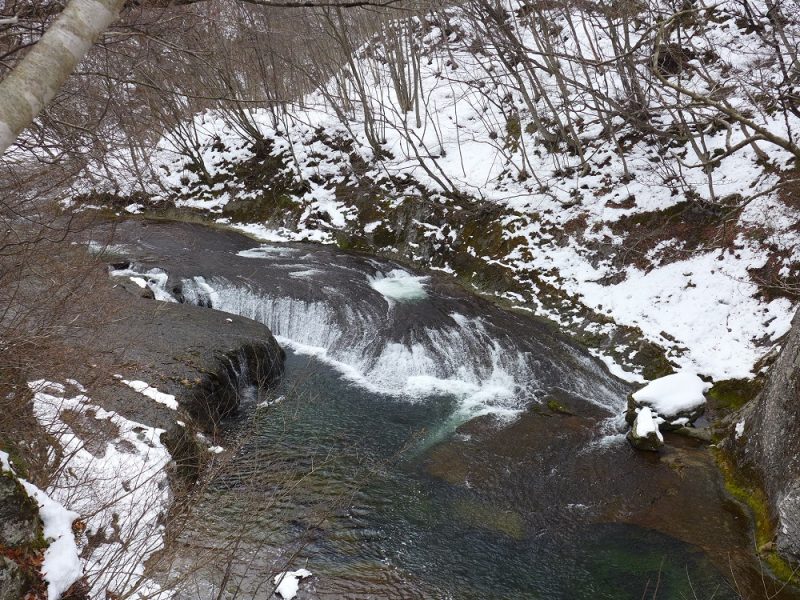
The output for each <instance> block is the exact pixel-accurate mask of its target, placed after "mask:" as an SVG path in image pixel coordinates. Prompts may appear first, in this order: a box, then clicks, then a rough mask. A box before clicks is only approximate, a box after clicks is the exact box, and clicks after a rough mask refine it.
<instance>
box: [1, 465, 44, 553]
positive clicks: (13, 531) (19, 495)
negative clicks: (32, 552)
mask: <svg viewBox="0 0 800 600" xmlns="http://www.w3.org/2000/svg"><path fill="white" fill-rule="evenodd" d="M40 533H41V521H40V520H39V513H38V510H37V508H36V505H35V504H34V502H33V500H31V499H30V498H29V497H28V494H26V493H25V490H24V489H23V488H22V486H21V485H20V484H19V482H18V481H17V480H16V479H15V478H14V477H12V476H11V475H10V474H9V473H8V472H5V471H3V472H0V544H2V545H3V546H5V547H7V548H21V547H25V546H30V545H31V544H34V543H35V542H36V541H37V540H38V539H39V535H40Z"/></svg>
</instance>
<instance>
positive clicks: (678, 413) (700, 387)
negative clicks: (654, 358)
mask: <svg viewBox="0 0 800 600" xmlns="http://www.w3.org/2000/svg"><path fill="white" fill-rule="evenodd" d="M710 387H711V384H710V383H707V382H705V381H703V380H702V379H700V377H698V376H697V375H696V374H695V373H692V372H690V371H681V372H680V373H674V374H672V375H667V376H666V377H660V378H659V379H654V380H653V381H651V382H650V383H648V384H647V385H646V386H644V387H643V388H642V389H640V390H639V391H638V392H634V393H633V394H632V395H631V397H632V398H633V400H634V402H635V403H636V405H637V406H638V407H650V408H652V409H653V410H654V411H655V412H656V413H657V414H658V415H659V416H661V417H663V418H664V419H667V420H673V419H678V418H680V417H686V416H689V415H692V414H694V413H696V412H697V411H698V410H700V409H702V408H703V407H704V405H705V403H706V397H705V395H704V392H706V391H707V390H708V389H709V388H710ZM701 412H702V411H701Z"/></svg>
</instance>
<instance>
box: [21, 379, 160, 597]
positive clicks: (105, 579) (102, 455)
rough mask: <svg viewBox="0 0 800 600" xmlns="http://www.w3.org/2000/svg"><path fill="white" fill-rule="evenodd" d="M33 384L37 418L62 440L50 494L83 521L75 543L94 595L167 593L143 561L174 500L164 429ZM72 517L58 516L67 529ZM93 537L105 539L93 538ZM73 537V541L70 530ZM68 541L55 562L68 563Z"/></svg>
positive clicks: (58, 388) (49, 385)
mask: <svg viewBox="0 0 800 600" xmlns="http://www.w3.org/2000/svg"><path fill="white" fill-rule="evenodd" d="M28 385H29V387H30V388H31V390H32V391H33V392H34V396H33V413H34V416H35V417H36V420H37V421H38V422H39V424H40V425H41V426H42V427H43V429H44V430H45V431H46V432H47V433H48V434H49V435H50V436H51V437H52V439H53V440H54V442H55V443H57V444H58V445H59V446H60V447H61V452H60V453H53V454H52V455H51V461H55V460H56V458H57V457H63V459H62V460H63V462H61V463H58V464H55V463H54V464H52V465H51V467H52V468H53V469H54V471H55V472H56V473H57V476H56V478H55V480H54V481H53V482H52V483H51V484H50V485H49V486H48V488H47V494H48V495H49V497H50V498H51V499H52V500H53V501H54V502H57V503H59V504H60V505H63V506H64V507H66V509H68V510H69V511H72V512H71V514H75V515H80V516H81V518H82V519H83V521H84V523H85V525H86V529H85V531H84V532H83V534H81V536H80V539H79V540H78V541H77V546H78V550H79V551H80V557H81V566H82V570H83V573H84V574H85V575H86V578H87V582H88V584H89V587H90V596H91V597H95V598H97V597H106V590H108V591H110V592H112V593H114V594H115V595H118V596H124V597H127V598H131V599H132V600H143V599H144V598H155V599H166V598H170V597H171V594H170V593H169V592H167V591H165V590H162V589H161V588H160V587H159V586H158V585H157V584H156V583H155V582H153V581H152V580H150V579H149V578H148V577H147V576H146V573H145V563H146V562H147V561H148V559H150V558H151V557H152V556H154V555H155V554H156V553H157V552H158V551H159V550H161V549H162V548H163V546H164V516H165V515H166V513H167V510H168V507H169V504H170V501H171V494H170V488H169V479H168V475H167V470H166V469H167V465H168V464H169V463H170V460H171V457H170V454H169V452H168V451H167V449H166V448H165V447H164V446H163V445H162V444H161V442H160V436H161V434H162V433H163V430H161V429H156V428H153V427H148V426H146V425H142V424H140V423H136V422H134V421H129V420H127V419H125V418H123V417H122V416H120V415H118V414H117V413H114V412H111V411H107V410H105V409H103V408H101V407H99V406H97V405H95V404H93V403H92V402H91V399H90V398H89V397H88V396H86V395H84V394H79V395H77V396H74V397H69V396H68V395H66V393H65V388H64V386H63V385H61V384H58V383H54V382H48V381H45V380H37V381H31V382H29V383H28ZM65 411H69V413H70V416H71V419H70V422H80V423H82V427H81V428H80V430H73V429H72V427H71V426H70V425H68V424H67V422H66V420H65V419H64V418H63V414H64V412H65ZM94 422H97V425H96V426H95V427H93V423H94ZM54 510H55V509H54ZM67 520H68V519H67V518H65V517H62V518H61V519H60V524H59V526H60V527H61V531H62V532H63V533H64V534H65V533H66V521H67ZM69 523H70V525H71V523H72V521H69ZM88 536H93V537H95V538H96V539H105V542H104V543H99V544H90V543H89V537H88ZM69 538H70V539H72V540H73V542H72V543H73V544H75V540H74V538H73V536H72V532H71V530H70V533H69ZM59 539H66V537H65V536H64V535H62V537H61V538H59ZM67 546H68V544H67V542H62V544H61V545H60V546H59V547H58V548H57V554H55V556H57V557H58V558H57V559H55V558H54V560H57V562H56V563H55V564H56V566H57V567H58V568H61V567H66V566H69V564H70V563H69V561H68V556H67V555H68V552H67V551H68V550H69V551H71V548H68V547H67ZM73 566H74V563H73ZM59 581H61V584H63V583H64V581H66V580H63V581H62V580H60V579H59Z"/></svg>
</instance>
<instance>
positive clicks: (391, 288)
mask: <svg viewBox="0 0 800 600" xmlns="http://www.w3.org/2000/svg"><path fill="white" fill-rule="evenodd" d="M426 279H427V277H418V276H415V275H412V274H411V273H407V272H406V271H403V270H402V269H393V270H391V271H389V272H388V273H387V274H385V275H383V274H379V275H376V276H375V277H369V285H370V287H371V288H372V289H373V290H375V291H377V292H378V293H380V294H381V295H382V296H383V297H384V298H387V299H388V300H396V301H398V302H407V301H409V300H421V299H423V298H425V297H427V295H428V294H427V293H426V292H425V286H423V285H422V284H423V282H424V281H425V280H426Z"/></svg>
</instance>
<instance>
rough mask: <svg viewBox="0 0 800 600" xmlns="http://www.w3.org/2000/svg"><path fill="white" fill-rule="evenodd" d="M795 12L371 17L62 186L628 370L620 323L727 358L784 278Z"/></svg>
mask: <svg viewBox="0 0 800 600" xmlns="http://www.w3.org/2000/svg"><path fill="white" fill-rule="evenodd" d="M687 6H688V5H687ZM626 11H627V12H626ZM796 21H797V15H796V14H794V15H791V14H788V15H780V14H778V15H777V16H776V14H775V13H772V14H769V15H768V11H767V6H766V5H765V4H764V2H762V0H755V1H754V2H749V3H747V2H744V3H741V2H735V1H732V0H726V1H723V2H720V3H716V4H712V3H708V4H705V3H703V2H697V3H694V4H692V5H691V8H683V9H674V8H671V7H670V6H668V4H667V3H666V2H659V3H651V4H650V5H649V6H645V5H642V6H638V7H636V8H635V9H634V8H630V7H629V8H615V9H611V8H604V7H602V6H600V5H594V4H586V5H580V6H568V7H566V8H563V7H558V5H556V4H552V5H548V4H542V5H537V6H531V5H528V4H526V3H521V2H516V1H513V2H505V3H502V4H501V3H492V2H488V1H486V2H480V1H479V2H471V3H467V4H465V5H464V6H462V7H459V8H453V9H448V10H445V11H441V12H437V13H434V14H430V15H428V16H427V17H425V18H413V19H410V20H406V21H399V22H395V23H391V24H389V25H386V26H385V28H384V30H383V31H382V32H380V33H379V34H378V35H377V36H376V37H375V38H374V39H372V40H371V41H370V42H368V43H367V44H365V45H364V46H362V47H361V48H360V49H359V50H358V51H356V52H355V54H354V55H353V57H352V60H350V61H349V64H347V65H345V66H344V67H343V68H342V69H341V71H339V72H338V73H337V74H336V75H335V76H334V77H333V78H332V79H331V80H330V82H329V83H328V84H327V85H326V86H324V87H322V88H320V89H319V90H318V91H317V92H315V93H313V94H311V95H310V96H309V97H307V98H305V99H304V101H303V103H302V107H301V106H290V107H287V108H286V112H285V114H283V115H280V116H277V117H276V116H275V113H274V112H268V111H266V110H253V109H250V108H246V109H245V110H242V111H238V112H236V113H235V114H234V113H232V112H230V113H229V112H207V113H204V114H200V115H197V116H196V117H195V119H194V122H193V123H192V124H191V125H192V126H191V127H183V128H180V129H179V130H173V131H170V132H167V133H166V134H165V135H164V137H163V138H162V139H161V141H160V143H159V144H158V147H157V148H156V149H155V151H154V153H153V155H152V156H151V160H152V165H151V172H152V173H153V174H154V175H153V176H152V177H150V178H149V179H148V178H143V177H142V176H141V173H139V174H138V175H137V177H132V176H131V175H130V174H129V172H128V169H127V168H126V167H125V165H126V157H125V156H124V154H120V155H119V156H116V157H114V158H113V159H112V160H111V163H110V164H111V165H112V169H111V173H112V175H111V176H110V177H109V176H108V171H106V170H105V169H100V168H99V167H98V168H97V169H94V170H92V169H89V170H88V171H87V172H86V173H85V175H86V177H85V179H84V183H83V184H81V187H80V189H75V190H73V194H74V195H76V198H74V199H73V200H72V201H73V202H82V203H84V204H98V203H99V202H108V203H111V204H113V205H114V206H115V207H116V208H119V209H122V208H124V209H125V210H127V211H128V212H133V213H138V212H142V211H148V210H156V211H157V210H162V209H164V208H165V207H166V206H174V207H175V208H178V209H191V210H198V211H202V212H204V213H206V214H208V215H209V217H210V218H212V219H214V220H217V221H219V222H223V223H229V224H232V225H234V226H235V227H237V228H239V229H242V230H244V231H247V232H250V233H251V234H253V235H255V236H257V237H260V238H262V239H264V240H270V241H275V240H310V241H316V242H323V243H338V244H340V245H341V246H343V247H349V248H356V249H368V250H370V251H377V252H381V253H385V254H388V255H391V256H394V257H396V258H402V259H404V260H406V261H408V262H410V263H412V264H414V265H417V266H420V267H425V268H434V269H439V270H443V271H446V272H448V273H451V274H453V275H455V276H457V277H459V278H460V279H461V280H463V281H465V282H468V283H471V284H473V285H475V286H476V287H477V288H479V289H481V290H482V291H485V292H489V293H494V294H497V295H498V296H501V297H503V298H504V299H505V300H507V301H509V302H510V303H511V304H512V305H514V306H517V307H519V308H521V309H523V310H529V311H532V312H534V313H536V314H539V315H543V316H547V317H549V318H551V319H553V320H555V321H556V322H558V323H560V324H561V326H562V327H564V328H565V329H567V330H571V331H573V332H575V333H576V334H577V335H579V336H580V337H581V338H582V339H583V340H584V341H586V342H587V343H589V344H590V345H594V346H596V347H597V348H598V352H602V354H603V355H604V356H606V357H613V360H614V361H615V363H616V364H617V365H623V366H625V367H626V368H627V369H635V370H637V371H638V372H639V373H640V374H641V373H642V369H643V368H644V369H645V370H644V373H645V375H646V376H647V377H648V378H652V376H653V375H654V374H657V372H658V371H659V370H661V371H663V369H664V368H665V365H664V364H659V365H658V366H657V368H655V367H652V365H650V370H649V371H648V370H647V368H648V362H650V363H652V356H651V355H652V352H650V351H645V350H643V347H642V346H641V344H640V343H639V342H637V341H636V340H637V337H638V336H640V335H642V336H643V337H644V338H645V339H646V340H649V341H650V342H653V343H655V344H656V345H658V346H660V347H662V348H664V349H666V350H667V357H668V359H669V360H670V361H671V362H672V363H673V364H674V365H675V366H680V367H688V368H691V369H693V370H696V371H698V372H699V373H701V374H704V375H708V376H711V377H713V378H715V379H718V380H719V379H728V378H742V377H750V376H752V375H753V371H752V370H753V368H754V365H756V363H757V362H758V360H759V359H760V358H761V357H762V356H763V355H764V354H766V353H767V352H768V351H769V350H770V349H771V347H772V346H773V345H774V344H775V342H776V341H777V340H779V338H780V337H781V336H782V335H783V334H784V333H786V332H787V331H788V329H789V323H790V318H791V315H792V314H793V310H794V307H795V303H796V297H797V296H796V291H797V285H798V281H800V279H798V277H799V276H800V251H799V250H798V244H800V234H799V233H798V222H800V212H799V211H798V206H800V205H798V201H797V197H798V196H797V194H798V192H797V184H796V183H794V185H795V187H794V188H792V185H793V182H795V181H796V178H797V170H796V169H797V166H796V165H797V161H798V160H800V158H798V157H799V156H800V153H797V152H796V151H795V150H796V149H797V144H798V137H797V133H796V132H797V131H798V129H800V109H798V104H797V89H798V73H800V63H798V58H797V51H796V49H795V48H796V42H797V40H798V38H800V24H798V23H797V22H796ZM768 93H769V94H768ZM254 131H257V132H258V135H255V134H254V133H253V132H254ZM188 132H191V133H188ZM98 192H103V193H102V194H101V193H98ZM615 368H616V367H615ZM617 372H618V373H619V372H620V371H619V370H618V369H617ZM630 376H632V377H637V376H636V375H630Z"/></svg>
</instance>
